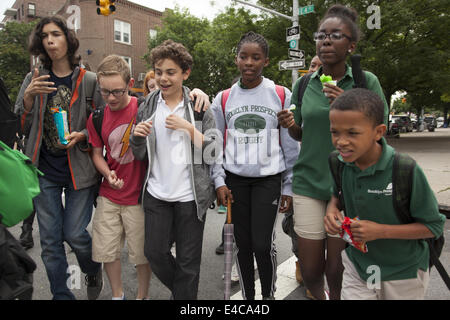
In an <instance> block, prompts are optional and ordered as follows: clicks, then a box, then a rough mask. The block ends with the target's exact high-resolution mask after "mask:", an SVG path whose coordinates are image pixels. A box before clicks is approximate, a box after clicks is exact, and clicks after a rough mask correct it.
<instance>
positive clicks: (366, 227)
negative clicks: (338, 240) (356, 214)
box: [350, 220, 383, 242]
mask: <svg viewBox="0 0 450 320" xmlns="http://www.w3.org/2000/svg"><path fill="white" fill-rule="evenodd" d="M350 228H351V230H352V234H353V238H354V239H355V241H358V242H368V241H373V240H377V239H380V238H381V232H382V231H383V227H382V225H381V224H379V223H376V222H373V221H369V220H360V221H354V222H352V224H351V225H350Z"/></svg>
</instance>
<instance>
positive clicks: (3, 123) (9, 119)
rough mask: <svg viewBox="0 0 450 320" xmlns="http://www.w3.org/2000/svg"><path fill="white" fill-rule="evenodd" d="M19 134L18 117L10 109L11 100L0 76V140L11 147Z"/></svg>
mask: <svg viewBox="0 0 450 320" xmlns="http://www.w3.org/2000/svg"><path fill="white" fill-rule="evenodd" d="M17 135H19V136H20V118H19V116H18V115H16V114H15V113H14V112H12V110H11V100H9V97H8V90H7V89H6V86H5V84H4V82H3V79H2V78H0V140H2V141H3V142H4V143H5V144H6V145H7V146H8V147H10V148H13V147H14V143H15V142H18V141H19V139H18V136H17Z"/></svg>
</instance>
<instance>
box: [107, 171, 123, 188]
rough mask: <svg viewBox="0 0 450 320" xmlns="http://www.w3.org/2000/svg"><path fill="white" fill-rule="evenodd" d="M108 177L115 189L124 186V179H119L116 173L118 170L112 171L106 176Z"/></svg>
mask: <svg viewBox="0 0 450 320" xmlns="http://www.w3.org/2000/svg"><path fill="white" fill-rule="evenodd" d="M106 179H107V180H108V183H109V185H110V186H111V188H113V189H115V190H120V189H122V187H123V184H124V182H123V180H122V179H119V178H118V177H117V175H116V172H115V171H114V170H112V171H110V172H109V174H108V176H107V177H106Z"/></svg>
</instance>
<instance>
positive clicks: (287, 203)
mask: <svg viewBox="0 0 450 320" xmlns="http://www.w3.org/2000/svg"><path fill="white" fill-rule="evenodd" d="M280 201H281V203H280V213H286V212H288V211H289V209H291V207H292V197H291V196H286V195H282V196H281V200H280Z"/></svg>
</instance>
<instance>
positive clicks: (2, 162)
mask: <svg viewBox="0 0 450 320" xmlns="http://www.w3.org/2000/svg"><path fill="white" fill-rule="evenodd" d="M38 175H43V173H42V172H40V171H39V170H38V169H37V168H36V167H35V166H34V165H33V163H32V162H31V160H30V159H29V158H28V157H27V156H25V155H24V154H23V153H20V152H19V151H17V150H12V149H11V148H10V147H8V146H7V145H6V144H5V143H3V142H2V141H1V140H0V223H1V224H3V225H5V226H6V227H12V226H14V225H16V224H18V223H19V222H20V221H22V220H24V219H26V218H27V217H28V216H29V215H30V214H31V212H33V198H34V197H36V196H37V195H38V194H39V193H40V192H41V190H40V188H39V179H38Z"/></svg>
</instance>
